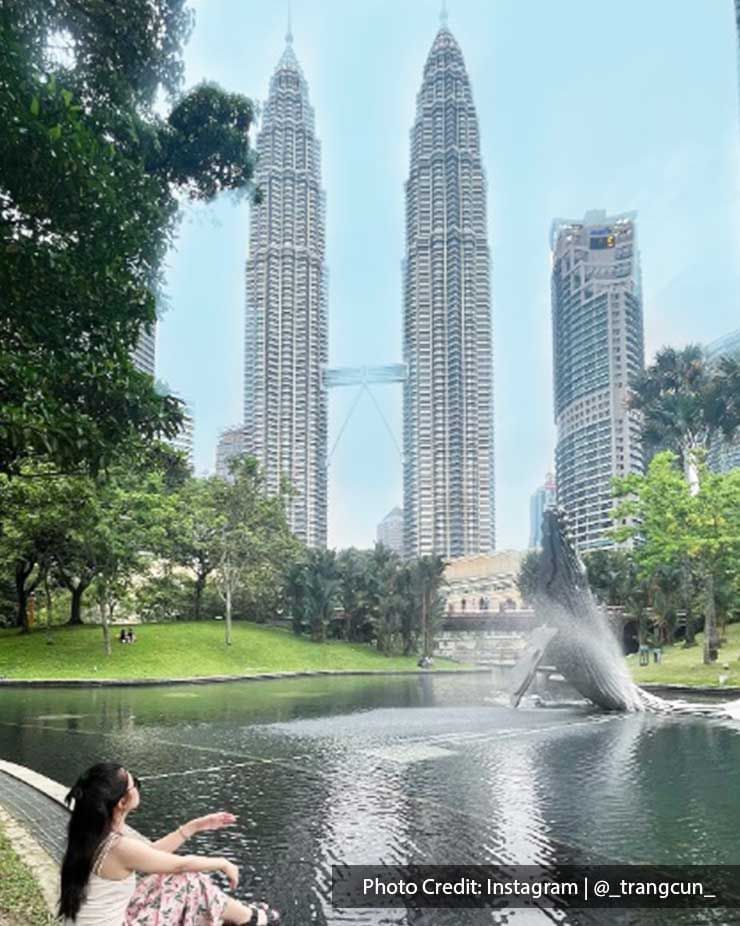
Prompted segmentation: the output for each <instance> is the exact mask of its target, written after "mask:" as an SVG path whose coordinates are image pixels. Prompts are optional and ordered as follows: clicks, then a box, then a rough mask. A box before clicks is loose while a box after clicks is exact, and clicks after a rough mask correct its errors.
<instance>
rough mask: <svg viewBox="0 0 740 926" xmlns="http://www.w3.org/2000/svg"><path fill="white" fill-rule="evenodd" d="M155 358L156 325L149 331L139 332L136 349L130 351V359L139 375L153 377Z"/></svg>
mask: <svg viewBox="0 0 740 926" xmlns="http://www.w3.org/2000/svg"><path fill="white" fill-rule="evenodd" d="M156 357H157V323H156V322H155V323H154V325H153V326H152V330H151V331H144V330H143V329H142V330H141V332H140V334H139V340H138V341H137V342H136V347H135V348H134V349H133V350H132V351H131V359H132V360H133V362H134V366H135V367H136V369H137V370H139V372H140V373H148V374H149V375H150V376H154V375H155V371H156Z"/></svg>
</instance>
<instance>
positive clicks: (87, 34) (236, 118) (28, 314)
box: [0, 0, 253, 474]
mask: <svg viewBox="0 0 740 926" xmlns="http://www.w3.org/2000/svg"><path fill="white" fill-rule="evenodd" d="M191 23H192V20H191V16H190V14H189V12H188V10H187V7H186V5H185V2H184V0H120V2H116V3H115V4H112V3H109V4H106V3H100V2H98V0H55V2H46V0H27V2H23V3H10V4H3V5H2V7H0V122H2V124H3V126H4V130H3V132H2V133H0V164H2V175H1V176H0V255H1V258H2V259H0V293H1V294H2V297H1V298H0V473H9V474H15V473H19V472H20V471H21V469H22V467H23V466H24V464H25V463H26V462H28V461H38V460H40V459H41V460H44V461H46V460H50V461H52V462H53V464H54V465H55V466H56V467H57V468H59V469H60V470H61V471H62V472H66V473H72V472H83V471H86V472H92V473H96V472H97V471H99V470H100V469H105V468H106V467H108V466H110V465H111V463H112V460H113V457H114V455H115V452H116V451H117V450H118V449H120V448H121V447H123V446H127V445H128V446H131V445H132V444H133V443H135V441H136V440H138V439H139V438H144V439H145V440H150V439H152V438H153V437H156V436H157V435H164V436H168V437H171V436H173V435H174V433H175V432H176V430H177V428H178V426H179V424H180V422H181V409H180V403H179V402H178V401H177V400H176V399H174V398H172V397H170V396H166V395H160V394H158V393H157V391H156V390H155V388H154V383H153V381H152V378H151V377H149V376H147V375H145V374H143V373H140V372H138V371H137V370H135V369H134V367H133V364H132V362H131V359H130V354H131V350H132V348H133V347H134V345H135V344H136V343H137V341H138V339H139V337H140V336H141V334H142V332H144V331H146V330H150V329H151V327H152V326H153V325H154V323H155V319H156V301H157V295H158V290H159V283H160V280H159V275H160V267H161V261H162V258H163V255H164V253H165V251H166V249H167V247H168V246H169V243H170V242H171V240H172V237H173V234H174V230H175V223H176V216H177V196H178V194H181V193H183V192H184V193H185V194H187V195H188V196H190V197H191V198H195V199H201V200H209V199H212V198H213V197H214V196H215V195H217V194H218V193H219V192H220V191H221V190H244V189H246V188H248V186H249V183H250V178H251V176H252V172H253V154H252V152H251V151H250V149H249V141H248V129H249V126H250V124H251V122H252V118H253V107H252V104H251V103H250V101H249V100H247V99H246V98H244V97H241V96H237V95H234V94H227V93H224V92H223V91H221V90H219V89H218V88H216V87H214V86H212V85H201V86H200V87H197V88H196V89H195V90H193V91H191V92H190V93H189V94H187V95H186V96H184V97H182V98H180V99H179V100H177V101H175V102H174V104H173V106H172V109H171V111H170V113H169V115H168V116H167V118H166V119H162V118H160V117H158V116H156V115H155V114H154V111H153V103H154V101H155V98H156V96H157V93H158V90H159V89H160V88H164V89H165V91H166V92H167V93H168V94H169V96H170V98H171V99H172V100H174V99H175V94H176V93H177V91H178V90H179V87H180V84H181V78H182V73H183V65H182V45H183V43H184V41H185V40H186V38H187V36H188V33H189V30H190V26H191ZM60 43H63V44H64V45H65V48H64V49H63V55H60V54H59V48H58V47H57V46H58V45H59V44H60Z"/></svg>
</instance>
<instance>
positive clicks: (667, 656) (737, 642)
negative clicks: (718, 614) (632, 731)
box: [627, 624, 740, 688]
mask: <svg viewBox="0 0 740 926" xmlns="http://www.w3.org/2000/svg"><path fill="white" fill-rule="evenodd" d="M696 642H697V645H696V646H691V647H689V648H688V649H684V647H683V644H682V643H679V644H677V645H676V646H664V647H663V659H662V662H660V663H659V664H657V665H656V664H654V663H652V662H651V663H650V665H649V666H643V667H642V668H641V667H640V666H639V665H638V664H637V661H638V656H637V654H636V653H633V654H632V655H631V656H628V657H627V664H628V665H629V667H630V671H631V672H632V677H633V678H634V680H635V681H636V682H637V684H638V685H642V684H644V683H645V682H655V683H657V684H663V685H697V686H706V687H708V688H709V687H713V688H719V687H722V686H720V684H719V677H720V675H726V676H727V680H726V681H725V683H724V685H725V686H728V687H740V624H729V625H728V626H727V642H726V643H723V644H722V648H721V649H720V651H719V658H718V660H717V662H715V663H713V664H712V665H711V666H705V665H704V663H703V662H702V651H703V646H704V634H701V633H700V634H697V636H696ZM651 658H652V657H651ZM724 666H728V668H727V669H725V668H724Z"/></svg>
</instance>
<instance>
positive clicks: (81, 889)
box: [59, 762, 128, 920]
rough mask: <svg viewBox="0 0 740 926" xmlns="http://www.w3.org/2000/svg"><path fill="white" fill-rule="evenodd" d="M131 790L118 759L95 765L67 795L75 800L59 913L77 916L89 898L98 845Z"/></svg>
mask: <svg viewBox="0 0 740 926" xmlns="http://www.w3.org/2000/svg"><path fill="white" fill-rule="evenodd" d="M127 791H128V776H127V774H126V772H125V770H124V769H123V768H122V767H121V766H120V765H116V764H115V763H114V762H101V763H99V764H98V765H93V767H92V768H89V769H88V770H87V771H86V772H85V773H84V774H83V775H80V777H79V778H78V779H77V782H76V783H75V785H74V787H73V788H72V790H71V791H70V792H69V794H68V795H67V796H66V797H65V798H64V801H65V803H66V804H67V805H68V806H69V805H71V804H72V802H74V806H73V807H72V815H71V817H70V819H69V830H68V838H67V851H66V852H65V853H64V859H63V861H62V889H61V895H60V899H59V915H60V916H61V917H68V918H69V919H71V920H74V919H76V918H77V914H78V913H79V910H80V907H81V906H82V902H83V901H84V899H85V893H86V889H87V882H88V881H89V880H90V872H91V871H92V866H93V860H94V858H95V853H96V851H97V849H98V846H99V845H100V843H101V842H102V840H103V839H104V838H105V837H106V836H107V835H108V833H109V832H110V829H111V822H112V819H113V810H114V808H115V806H116V804H117V803H118V802H119V801H120V800H121V798H122V797H123V796H124V795H125V794H126V792H127Z"/></svg>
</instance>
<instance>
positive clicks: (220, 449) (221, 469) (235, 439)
mask: <svg viewBox="0 0 740 926" xmlns="http://www.w3.org/2000/svg"><path fill="white" fill-rule="evenodd" d="M243 453H244V428H242V427H241V426H237V427H234V428H226V430H224V431H222V432H221V434H220V435H219V438H218V444H216V475H217V476H220V477H221V478H222V479H227V480H229V479H231V471H230V469H229V465H230V463H231V461H232V460H235V459H236V458H237V457H240V456H241V455H242V454H243Z"/></svg>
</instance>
